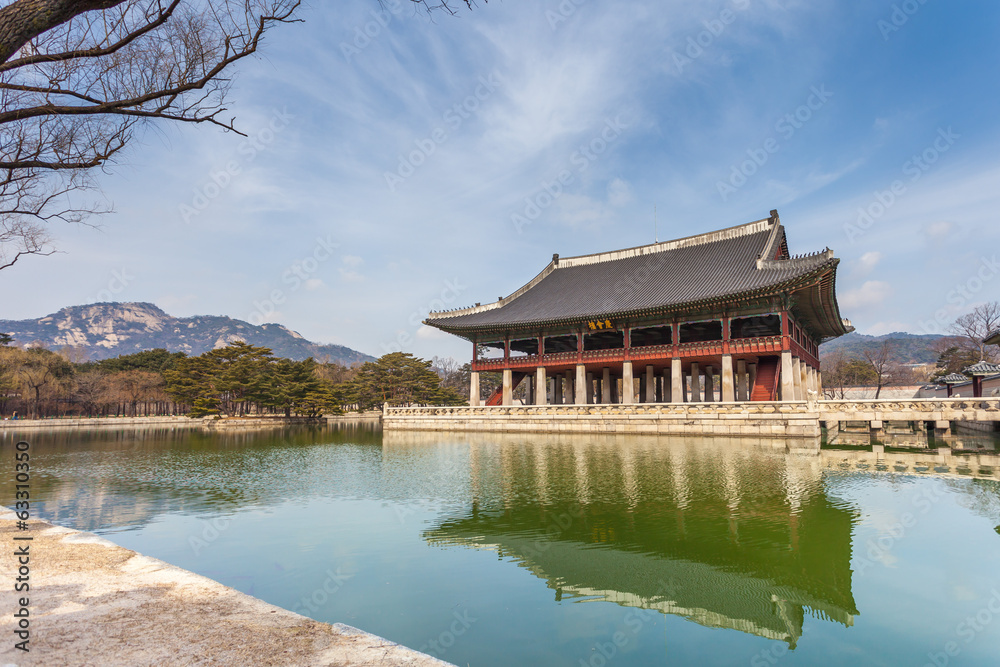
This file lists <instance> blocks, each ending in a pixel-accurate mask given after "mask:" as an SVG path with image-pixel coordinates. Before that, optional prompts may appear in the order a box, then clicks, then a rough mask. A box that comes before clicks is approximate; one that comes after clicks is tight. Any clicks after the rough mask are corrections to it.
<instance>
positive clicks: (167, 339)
mask: <svg viewBox="0 0 1000 667" xmlns="http://www.w3.org/2000/svg"><path fill="white" fill-rule="evenodd" d="M0 332H5V333H8V334H10V335H11V336H13V337H14V341H15V344H18V345H26V344H31V343H41V344H42V345H44V346H45V347H47V348H49V349H53V350H56V349H59V348H61V347H66V346H70V347H75V348H77V349H80V350H82V351H83V352H85V353H86V354H87V356H88V358H89V359H90V360H94V361H96V360H99V359H108V358H111V357H117V356H118V355H120V354H132V353H133V352H141V351H142V350H151V349H154V348H159V347H164V348H166V349H167V350H169V351H171V352H184V353H185V354H188V355H195V356H196V355H199V354H201V353H203V352H207V351H208V350H211V349H214V348H217V347H223V346H225V345H226V344H228V343H229V342H231V341H234V340H242V341H244V342H246V343H249V344H251V345H258V346H263V347H269V348H271V350H273V351H274V355H275V356H277V357H287V358H289V359H294V360H296V361H300V360H302V359H305V358H307V357H313V358H315V359H316V360H317V361H327V360H329V361H331V362H337V363H340V364H345V365H349V364H353V363H357V362H365V361H374V357H371V356H369V355H367V354H364V353H362V352H357V351H356V350H352V349H350V348H348V347H344V346H343V345H319V344H317V343H311V342H309V341H308V340H306V339H305V338H303V337H302V336H300V335H299V334H297V333H295V332H294V331H292V330H290V329H286V328H285V327H283V326H281V325H280V324H263V325H261V326H255V325H253V324H250V323H249V322H244V321H242V320H234V319H233V318H231V317H218V316H213V315H199V316H196V317H182V318H178V317H172V316H170V315H168V314H167V313H165V312H163V311H162V310H161V309H160V308H158V307H157V306H155V305H153V304H151V303H95V304H91V305H88V306H70V307H69V308H63V309H62V310H60V311H59V312H58V313H54V314H52V315H48V316H46V317H43V318H41V319H38V320H20V321H15V320H0Z"/></svg>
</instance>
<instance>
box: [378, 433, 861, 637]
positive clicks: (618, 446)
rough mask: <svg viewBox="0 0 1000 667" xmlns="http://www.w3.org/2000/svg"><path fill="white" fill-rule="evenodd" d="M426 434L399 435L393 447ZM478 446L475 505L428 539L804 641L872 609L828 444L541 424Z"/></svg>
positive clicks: (566, 594) (577, 588)
mask: <svg viewBox="0 0 1000 667" xmlns="http://www.w3.org/2000/svg"><path fill="white" fill-rule="evenodd" d="M387 435H388V434H387ZM414 437H417V438H419V437H420V436H419V435H417V434H409V435H408V436H406V437H403V438H400V439H398V440H397V438H396V437H395V436H394V437H392V438H390V437H387V438H386V445H387V453H386V455H387V456H391V455H392V451H393V449H394V448H398V447H403V448H404V449H405V448H407V447H406V442H405V440H407V439H412V438H414ZM526 440H527V441H526ZM413 444H416V443H413ZM470 459H471V460H470V475H471V479H470V484H471V491H472V502H471V506H470V507H469V509H468V510H467V511H466V512H465V513H464V514H461V515H458V516H453V517H451V518H448V519H446V520H444V521H442V522H441V523H440V524H439V525H438V526H436V527H435V528H433V529H432V530H429V531H427V532H426V533H425V537H426V539H427V540H428V541H429V542H430V543H432V544H438V545H456V544H457V545H463V546H471V547H474V548H485V549H490V550H494V551H496V552H498V553H499V554H500V555H502V556H504V557H509V558H512V559H514V560H516V561H518V562H519V563H520V564H521V565H522V566H524V567H525V568H526V569H528V570H529V571H531V572H532V573H533V574H534V575H535V576H537V577H539V578H541V579H544V580H545V581H546V582H547V584H548V586H549V587H550V588H552V589H553V590H554V591H555V596H556V598H557V599H565V598H574V597H577V598H590V599H594V598H596V599H600V600H606V601H610V602H615V603H617V604H620V605H623V606H628V607H636V608H644V609H655V610H658V611H661V612H663V613H668V614H675V615H679V616H683V617H685V618H687V619H689V620H691V621H694V622H696V623H699V624H701V625H705V626H709V627H721V628H731V629H735V630H740V631H742V632H747V633H751V634H755V635H759V636H762V637H767V638H771V639H778V640H782V641H786V642H788V643H789V645H790V646H792V647H794V646H795V644H796V642H797V641H798V639H799V637H801V635H802V632H803V625H804V622H805V616H806V615H807V614H808V615H811V616H813V617H816V618H820V619H824V620H829V621H835V622H837V623H841V624H843V625H845V626H850V625H853V620H854V616H855V615H857V614H858V611H857V609H856V605H855V601H854V597H853V594H852V587H851V569H850V561H851V531H852V525H853V522H854V520H855V517H856V511H855V510H853V509H852V508H850V507H845V506H843V505H838V504H837V503H836V501H833V500H831V499H830V498H828V497H827V496H826V495H825V493H824V491H823V486H822V478H821V476H822V467H821V463H820V462H819V461H818V459H817V457H815V455H813V456H808V455H803V456H798V455H795V454H786V453H785V451H784V449H778V450H775V449H748V448H747V446H746V444H745V443H743V444H741V445H736V446H733V445H732V444H726V443H713V442H711V441H707V440H698V441H696V442H695V441H691V442H683V441H681V442H676V443H665V442H664V441H663V440H654V439H649V440H645V441H643V440H641V439H634V438H630V439H627V440H626V439H618V440H615V439H613V438H604V439H598V440H594V441H589V442H588V441H587V440H586V439H580V438H579V437H575V438H573V439H559V438H537V437H534V436H529V437H528V438H527V439H526V438H523V437H522V438H509V439H503V438H501V439H497V438H493V437H488V438H486V439H484V440H483V441H482V442H480V443H476V442H473V443H472V445H471V448H470Z"/></svg>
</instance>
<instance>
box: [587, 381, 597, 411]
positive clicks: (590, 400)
mask: <svg viewBox="0 0 1000 667" xmlns="http://www.w3.org/2000/svg"><path fill="white" fill-rule="evenodd" d="M586 398H587V405H593V404H594V403H595V402H596V401H594V374H593V373H587V396H586Z"/></svg>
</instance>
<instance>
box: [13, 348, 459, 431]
mask: <svg viewBox="0 0 1000 667" xmlns="http://www.w3.org/2000/svg"><path fill="white" fill-rule="evenodd" d="M11 342H13V341H12V340H11V338H10V336H7V335H6V334H0V415H3V416H4V417H7V418H10V417H11V416H14V417H21V418H48V417H66V416H86V417H109V416H116V417H137V416H152V415H188V416H190V417H204V416H210V415H220V416H231V417H244V416H251V415H254V416H265V415H282V416H292V415H295V416H306V417H315V416H318V415H322V414H341V413H344V412H347V411H365V410H372V409H381V408H382V406H383V404H389V405H391V406H409V405H429V404H434V405H464V404H465V403H466V400H465V398H464V397H463V394H462V393H461V391H460V388H461V382H462V381H461V375H462V374H461V373H459V374H458V377H455V376H454V373H452V374H451V375H449V376H448V377H446V378H445V377H443V376H442V375H440V374H439V372H441V373H448V372H450V371H448V370H447V369H435V368H434V367H433V363H434V362H431V361H426V360H424V359H420V358H417V357H414V356H413V355H411V354H407V353H402V352H396V353H392V354H387V355H385V356H383V357H382V358H380V359H378V360H376V361H372V362H368V363H365V364H361V365H355V366H352V367H347V366H342V365H340V364H336V363H321V362H317V361H316V360H314V359H312V358H309V359H306V360H304V361H292V360H291V359H285V358H279V357H275V356H274V355H273V354H272V352H271V350H270V349H268V348H266V347H258V346H254V345H248V344H246V343H244V342H240V341H238V342H234V343H231V344H229V345H227V346H226V347H222V348H218V349H215V350H211V351H209V352H206V353H204V354H201V355H199V356H187V355H185V354H184V353H181V352H168V351H167V350H165V349H156V350H147V351H143V352H137V353H135V354H128V355H121V356H119V357H116V358H114V359H105V360H102V361H74V360H73V359H72V351H70V350H63V351H60V352H55V351H52V350H48V349H46V348H44V347H40V346H36V347H29V348H27V349H22V348H20V347H16V346H11V345H10V343H11ZM437 361H438V360H436V359H435V362H437ZM446 365H447V364H446ZM451 370H454V369H451ZM443 380H447V382H444V381H443ZM467 383H468V380H467V378H466V387H467V386H468V384H467Z"/></svg>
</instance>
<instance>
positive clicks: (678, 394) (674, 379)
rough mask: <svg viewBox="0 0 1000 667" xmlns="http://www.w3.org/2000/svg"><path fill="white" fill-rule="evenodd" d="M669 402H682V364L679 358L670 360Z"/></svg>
mask: <svg viewBox="0 0 1000 667" xmlns="http://www.w3.org/2000/svg"><path fill="white" fill-rule="evenodd" d="M670 402H671V403H683V402H684V366H683V364H682V363H681V360H680V359H672V360H671V361H670Z"/></svg>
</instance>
